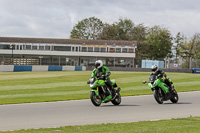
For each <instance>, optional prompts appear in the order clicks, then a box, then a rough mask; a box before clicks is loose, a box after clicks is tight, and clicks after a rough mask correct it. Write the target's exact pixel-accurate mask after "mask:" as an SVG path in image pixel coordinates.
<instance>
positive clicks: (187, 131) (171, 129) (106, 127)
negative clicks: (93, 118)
mask: <svg viewBox="0 0 200 133" xmlns="http://www.w3.org/2000/svg"><path fill="white" fill-rule="evenodd" d="M199 125H200V117H189V118H179V119H171V120H160V121H141V122H132V123H119V124H113V123H112V124H101V125H84V126H66V127H60V128H50V129H29V130H19V131H7V132H2V133H27V132H28V133H56V132H59V133H122V132H124V133H200V126H199Z"/></svg>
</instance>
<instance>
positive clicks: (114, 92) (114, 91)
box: [112, 88, 117, 99]
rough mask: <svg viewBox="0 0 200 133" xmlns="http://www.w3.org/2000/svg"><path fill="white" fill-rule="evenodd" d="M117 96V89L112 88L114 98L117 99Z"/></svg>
mask: <svg viewBox="0 0 200 133" xmlns="http://www.w3.org/2000/svg"><path fill="white" fill-rule="evenodd" d="M116 96H117V93H116V90H115V89H114V88H112V99H115V98H116Z"/></svg>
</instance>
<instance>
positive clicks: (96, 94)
mask: <svg viewBox="0 0 200 133" xmlns="http://www.w3.org/2000/svg"><path fill="white" fill-rule="evenodd" d="M103 79H105V75H102V76H101V77H100V78H97V79H96V78H94V77H91V78H90V79H89V81H88V82H87V83H88V84H90V88H91V91H90V99H91V102H92V103H93V104H94V105H95V106H100V105H101V103H107V102H110V101H111V102H112V104H114V105H119V104H120V103H121V95H120V93H119V92H120V90H121V89H120V87H118V89H117V90H116V96H115V98H113V97H112V96H111V94H112V90H110V89H109V88H108V87H107V85H106V83H105V81H104V80H103ZM111 82H112V85H113V87H114V89H115V88H116V87H117V84H116V82H115V80H114V79H113V80H111Z"/></svg>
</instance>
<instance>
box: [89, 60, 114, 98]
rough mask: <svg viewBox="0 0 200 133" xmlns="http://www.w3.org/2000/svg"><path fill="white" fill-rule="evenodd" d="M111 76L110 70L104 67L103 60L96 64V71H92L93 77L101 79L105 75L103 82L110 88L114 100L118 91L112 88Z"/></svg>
mask: <svg viewBox="0 0 200 133" xmlns="http://www.w3.org/2000/svg"><path fill="white" fill-rule="evenodd" d="M110 74H111V73H110V70H109V69H108V68H107V67H106V66H103V62H102V61H101V60H97V61H96V62H95V69H94V70H93V71H92V75H91V77H94V78H95V77H97V78H99V77H101V76H102V75H105V77H104V79H103V80H105V83H106V85H107V86H108V87H109V89H110V90H112V98H113V99H114V97H115V96H116V90H115V89H114V87H113V86H112V82H111V81H110V77H109V76H110Z"/></svg>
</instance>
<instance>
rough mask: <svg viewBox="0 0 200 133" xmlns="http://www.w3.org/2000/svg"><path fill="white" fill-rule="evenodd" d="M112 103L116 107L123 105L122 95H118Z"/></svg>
mask: <svg viewBox="0 0 200 133" xmlns="http://www.w3.org/2000/svg"><path fill="white" fill-rule="evenodd" d="M111 102H112V104H114V105H119V104H120V103H121V95H120V93H118V94H117V96H116V98H115V99H113V100H112V101H111Z"/></svg>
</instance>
